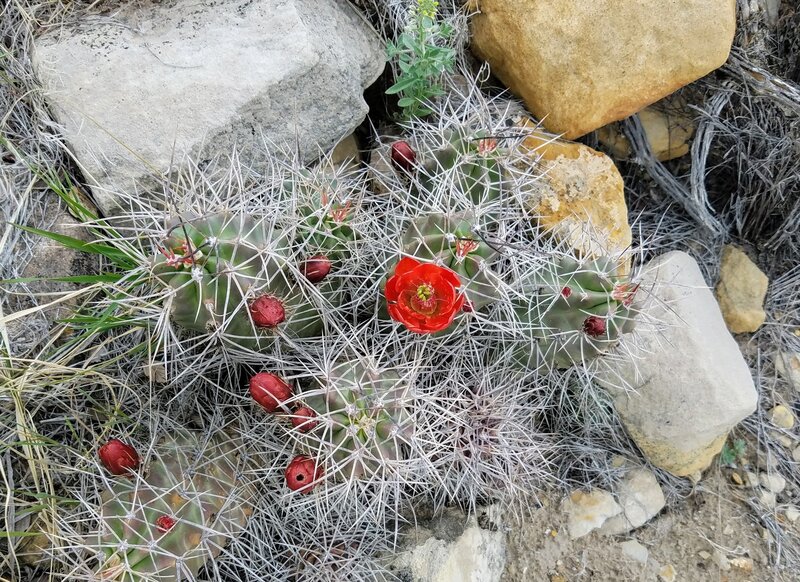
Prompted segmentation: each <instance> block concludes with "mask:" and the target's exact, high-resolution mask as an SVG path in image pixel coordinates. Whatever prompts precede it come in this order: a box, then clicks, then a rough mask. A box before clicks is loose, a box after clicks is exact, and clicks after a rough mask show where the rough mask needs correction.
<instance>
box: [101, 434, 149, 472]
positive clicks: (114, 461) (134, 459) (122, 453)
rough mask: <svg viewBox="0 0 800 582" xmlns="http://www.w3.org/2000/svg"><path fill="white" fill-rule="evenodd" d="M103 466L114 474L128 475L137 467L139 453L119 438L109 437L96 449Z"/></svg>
mask: <svg viewBox="0 0 800 582" xmlns="http://www.w3.org/2000/svg"><path fill="white" fill-rule="evenodd" d="M97 455H98V456H99V457H100V461H102V463H103V466H104V467H105V468H106V469H108V472H109V473H113V474H114V475H129V474H130V473H131V472H133V471H135V470H136V469H138V468H139V464H140V462H141V461H140V459H139V453H137V452H136V449H134V448H133V447H132V446H130V445H126V444H125V443H123V442H122V441H121V440H119V439H111V440H110V441H108V442H107V443H106V444H104V445H103V446H102V447H100V448H99V449H98V451H97Z"/></svg>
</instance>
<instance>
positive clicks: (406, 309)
mask: <svg viewBox="0 0 800 582" xmlns="http://www.w3.org/2000/svg"><path fill="white" fill-rule="evenodd" d="M460 286H461V280H460V279H459V278H458V275H457V274H456V273H454V272H453V271H451V270H450V269H448V268H446V267H440V266H438V265H434V264H431V263H422V262H420V261H418V260H417V259H414V258H410V257H406V258H403V259H401V260H400V262H399V263H397V267H396V268H395V270H394V275H392V276H391V277H389V280H388V281H386V289H385V293H386V300H387V301H388V303H389V315H391V317H392V319H394V320H395V321H399V322H400V323H402V324H403V325H405V326H406V327H407V328H408V329H409V330H411V331H413V332H415V333H433V332H436V331H441V330H443V329H445V328H446V327H447V326H449V325H450V324H451V323H453V319H454V318H455V316H456V314H457V313H458V312H459V311H461V308H462V307H463V306H464V295H463V293H460V292H459V291H458V288H459V287H460Z"/></svg>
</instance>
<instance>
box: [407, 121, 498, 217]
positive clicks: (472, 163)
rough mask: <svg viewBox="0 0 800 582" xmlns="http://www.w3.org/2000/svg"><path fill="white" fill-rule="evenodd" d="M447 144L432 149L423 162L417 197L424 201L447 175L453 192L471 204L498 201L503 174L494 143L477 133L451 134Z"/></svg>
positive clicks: (493, 140) (483, 134) (492, 140)
mask: <svg viewBox="0 0 800 582" xmlns="http://www.w3.org/2000/svg"><path fill="white" fill-rule="evenodd" d="M446 140H447V141H446V145H445V146H444V147H442V148H439V149H436V150H433V151H432V152H431V153H429V154H428V155H427V156H425V158H423V160H422V164H421V165H422V167H421V168H420V171H419V175H418V191H417V196H419V197H420V198H425V197H426V195H427V194H430V193H432V192H434V191H435V190H436V183H437V182H440V181H441V180H442V178H443V176H448V177H449V180H451V181H452V184H453V186H454V188H455V189H457V190H459V191H460V192H462V193H463V194H464V195H465V196H466V198H467V200H469V201H471V202H472V204H486V203H490V202H494V201H496V200H498V199H499V198H500V196H501V193H502V187H503V172H502V169H501V165H500V162H499V161H498V157H499V156H500V155H501V154H502V150H499V149H498V147H497V140H496V139H495V138H492V137H488V136H487V135H486V132H483V131H479V132H476V133H475V134H474V135H471V136H467V135H465V134H463V133H462V132H451V133H449V135H448V136H447V137H446Z"/></svg>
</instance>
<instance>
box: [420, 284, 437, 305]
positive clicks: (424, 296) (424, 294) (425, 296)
mask: <svg viewBox="0 0 800 582" xmlns="http://www.w3.org/2000/svg"><path fill="white" fill-rule="evenodd" d="M431 297H433V287H431V286H430V285H428V284H427V283H423V284H422V285H420V286H419V287H417V299H419V300H420V301H428V300H429V299H430V298H431Z"/></svg>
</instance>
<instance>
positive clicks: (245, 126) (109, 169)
mask: <svg viewBox="0 0 800 582" xmlns="http://www.w3.org/2000/svg"><path fill="white" fill-rule="evenodd" d="M33 54H34V57H33V60H34V67H35V70H36V73H37V75H38V77H39V78H40V79H41V81H42V84H43V86H44V88H45V91H46V92H47V96H48V99H49V101H50V103H51V105H52V106H53V111H54V113H55V115H56V117H57V119H58V121H59V122H60V123H61V124H62V126H63V128H64V135H65V137H66V138H67V141H68V142H69V144H70V146H71V148H72V150H73V151H74V153H75V154H76V156H77V158H78V160H79V161H80V163H81V166H82V168H83V169H84V170H85V173H87V174H88V175H90V176H91V177H92V179H93V180H94V181H95V182H96V185H97V187H96V188H95V189H94V194H95V197H96V199H97V202H98V205H99V206H100V208H101V210H102V211H103V212H104V213H106V214H110V213H114V212H116V211H117V210H118V208H119V207H121V206H125V203H124V202H123V201H122V198H121V197H120V196H119V195H118V194H117V192H125V193H128V194H129V195H132V194H133V193H134V192H141V191H142V190H144V191H148V190H153V189H156V188H157V187H158V185H159V182H158V180H159V178H158V176H157V173H159V172H164V173H166V172H167V171H168V170H169V169H170V162H171V160H172V159H173V158H174V160H175V161H176V162H180V161H181V160H183V159H184V158H185V156H187V155H188V156H191V157H193V158H194V159H196V160H208V159H211V158H213V157H215V156H227V155H229V154H230V153H231V152H232V150H233V149H234V147H236V148H237V149H241V150H244V151H247V150H248V149H252V148H255V149H257V148H263V147H264V143H269V144H271V147H273V149H274V150H275V151H276V152H278V151H281V150H282V149H286V150H294V148H295V147H297V148H298V149H299V151H300V153H301V155H302V157H303V158H304V160H305V161H311V160H313V159H314V158H316V157H318V156H319V154H320V151H326V150H328V149H329V148H330V147H331V146H332V145H333V144H335V143H336V142H337V141H338V140H339V139H340V138H342V137H343V136H346V135H347V134H349V133H351V132H352V131H353V129H354V128H355V127H356V126H357V125H358V124H359V123H361V121H362V120H363V119H364V116H365V115H366V113H367V105H366V103H365V101H364V98H363V95H362V93H363V90H364V88H365V87H366V86H368V85H370V84H371V83H372V82H373V81H374V80H375V79H376V78H377V77H378V76H379V75H380V73H381V71H382V70H383V68H384V65H385V56H384V49H383V45H382V43H381V41H380V39H379V38H378V36H377V34H375V32H374V30H373V29H372V28H371V26H370V25H368V24H367V23H366V21H365V20H364V18H363V17H362V16H361V15H360V14H359V13H358V12H356V10H355V9H353V8H352V7H351V6H350V5H349V4H348V2H346V1H345V0H235V1H234V2H230V3H226V4H225V5H224V6H222V5H220V4H219V3H218V2H213V1H212V0H197V1H190V0H177V1H173V2H147V3H144V4H143V3H139V2H133V3H123V4H122V5H121V6H120V7H118V8H116V9H115V11H114V15H113V20H112V19H111V18H106V17H100V16H91V17H85V18H83V19H79V20H76V21H74V22H67V23H66V24H65V25H64V26H63V27H53V28H51V29H50V32H48V33H46V34H44V35H43V36H41V37H39V38H38V39H36V41H35V46H34V51H33ZM135 188H136V189H135Z"/></svg>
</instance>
